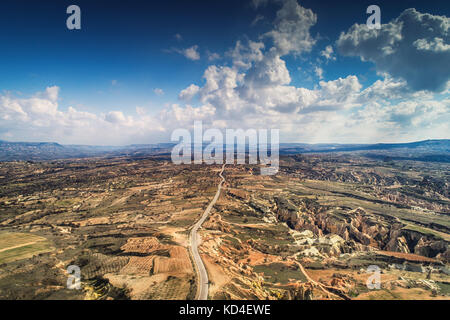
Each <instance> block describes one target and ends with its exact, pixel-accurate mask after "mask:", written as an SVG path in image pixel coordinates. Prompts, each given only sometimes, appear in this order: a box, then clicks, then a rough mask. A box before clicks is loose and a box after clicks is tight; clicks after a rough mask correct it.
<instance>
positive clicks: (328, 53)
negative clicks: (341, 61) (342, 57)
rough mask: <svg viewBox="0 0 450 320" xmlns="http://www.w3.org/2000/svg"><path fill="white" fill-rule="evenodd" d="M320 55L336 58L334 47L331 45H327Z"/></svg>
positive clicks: (331, 58) (326, 57) (330, 58)
mask: <svg viewBox="0 0 450 320" xmlns="http://www.w3.org/2000/svg"><path fill="white" fill-rule="evenodd" d="M320 55H321V56H322V57H325V59H326V60H336V57H335V56H334V50H333V47H332V46H330V45H328V46H326V47H325V49H323V50H322V51H321V52H320Z"/></svg>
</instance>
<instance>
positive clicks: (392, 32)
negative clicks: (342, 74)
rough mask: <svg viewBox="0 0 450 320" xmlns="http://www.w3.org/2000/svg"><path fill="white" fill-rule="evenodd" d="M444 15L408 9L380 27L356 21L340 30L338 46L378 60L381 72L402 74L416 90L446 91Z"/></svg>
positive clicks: (449, 56) (449, 53)
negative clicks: (349, 26)
mask: <svg viewBox="0 0 450 320" xmlns="http://www.w3.org/2000/svg"><path fill="white" fill-rule="evenodd" d="M449 25H450V19H449V18H447V17H445V16H437V15H431V14H427V13H420V12H418V11H417V10H415V9H407V10H405V11H403V13H402V14H401V15H400V16H399V17H398V18H396V19H394V20H392V21H391V22H389V23H387V24H382V25H381V29H380V30H376V29H372V30H370V29H368V28H367V26H366V25H365V24H364V25H363V24H355V25H353V26H352V27H351V28H350V29H349V30H348V31H347V32H343V33H341V35H340V37H339V39H338V41H337V46H338V49H339V51H340V52H341V53H342V54H344V55H347V56H359V57H360V58H361V59H362V60H363V61H371V62H373V63H375V65H376V68H377V70H378V71H379V72H387V73H389V74H390V75H391V76H392V77H395V78H401V79H403V80H405V81H406V82H407V83H408V86H409V87H411V88H412V89H413V90H430V91H434V92H439V91H443V90H445V88H446V84H447V82H448V81H449V80H450V73H449V72H448V68H446V67H444V66H449V65H450V50H449V48H450V45H449V41H450V38H449V33H448V28H449Z"/></svg>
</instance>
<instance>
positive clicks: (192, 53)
mask: <svg viewBox="0 0 450 320" xmlns="http://www.w3.org/2000/svg"><path fill="white" fill-rule="evenodd" d="M182 53H183V55H184V56H185V57H186V58H188V59H190V60H200V53H199V52H198V46H197V45H195V46H192V47H190V48H187V49H184V50H183V51H182Z"/></svg>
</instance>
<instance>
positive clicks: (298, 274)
mask: <svg viewBox="0 0 450 320" xmlns="http://www.w3.org/2000/svg"><path fill="white" fill-rule="evenodd" d="M253 270H254V271H255V272H256V273H264V279H265V280H266V281H267V282H271V283H281V284H285V283H288V282H290V280H291V279H294V280H300V281H307V280H306V277H305V275H304V274H303V272H302V271H301V270H300V269H299V268H298V267H297V266H296V265H293V266H287V265H285V264H283V263H277V262H275V263H271V264H261V265H258V266H255V267H254V268H253Z"/></svg>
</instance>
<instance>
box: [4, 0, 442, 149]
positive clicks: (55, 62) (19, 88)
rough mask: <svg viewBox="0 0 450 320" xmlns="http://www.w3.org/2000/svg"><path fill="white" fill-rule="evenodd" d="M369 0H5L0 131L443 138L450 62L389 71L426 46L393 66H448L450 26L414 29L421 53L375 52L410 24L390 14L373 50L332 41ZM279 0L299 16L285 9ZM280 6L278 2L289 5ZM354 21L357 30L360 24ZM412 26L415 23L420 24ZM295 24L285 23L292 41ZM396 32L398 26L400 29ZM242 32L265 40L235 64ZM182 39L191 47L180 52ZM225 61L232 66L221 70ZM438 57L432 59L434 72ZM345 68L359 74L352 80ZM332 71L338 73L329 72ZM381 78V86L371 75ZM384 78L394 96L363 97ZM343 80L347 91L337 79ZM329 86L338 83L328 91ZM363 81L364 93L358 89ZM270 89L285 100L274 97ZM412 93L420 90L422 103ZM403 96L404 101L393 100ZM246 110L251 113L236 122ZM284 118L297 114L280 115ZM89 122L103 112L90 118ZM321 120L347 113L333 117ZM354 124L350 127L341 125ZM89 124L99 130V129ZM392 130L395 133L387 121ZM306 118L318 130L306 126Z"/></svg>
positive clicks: (90, 138) (97, 140) (130, 137)
mask: <svg viewBox="0 0 450 320" xmlns="http://www.w3.org/2000/svg"><path fill="white" fill-rule="evenodd" d="M71 4H77V5H78V6H79V7H80V8H81V14H82V18H81V25H82V29H81V30H68V29H67V28H66V24H65V22H66V18H67V17H68V15H67V14H66V13H65V11H66V8H67V7H68V6H69V5H71ZM370 4H374V3H373V2H372V1H350V0H346V1H307V0H305V1H302V0H300V1H294V0H286V1H281V0H279V1H277V0H272V1H270V0H269V1H261V0H259V1H230V0H227V1H189V2H188V1H158V2H156V1H126V2H125V1H75V2H73V1H2V2H1V4H0V41H1V43H2V50H0V74H1V75H2V76H1V77H0V98H2V100H0V119H1V120H0V139H5V140H14V141H17V140H22V141H23V140H27V141H34V140H45V141H58V142H61V143H85V144H126V143H150V142H158V141H160V140H165V141H167V140H168V138H169V137H170V132H171V130H173V128H176V127H180V126H189V125H190V124H191V125H192V124H193V120H195V119H201V120H203V121H205V122H208V123H209V124H210V126H219V127H248V128H250V127H258V126H263V127H268V126H272V127H273V126H277V124H279V126H280V129H281V137H282V139H283V140H285V141H292V142H381V141H388V140H389V141H397V140H398V141H406V140H414V139H419V138H449V131H448V125H447V126H446V125H445V124H443V123H442V117H443V115H444V118H445V117H447V116H448V102H447V101H448V89H446V87H445V81H448V80H449V75H448V73H449V71H448V69H449V68H448V64H447V67H445V65H443V66H442V68H443V70H444V71H442V72H441V73H442V74H440V78H439V81H438V82H439V83H436V84H435V85H434V86H433V87H429V88H428V87H426V86H424V84H423V83H422V81H420V80H418V79H420V75H417V74H416V73H414V72H403V71H401V70H397V69H396V67H395V66H394V65H392V64H390V63H389V61H396V60H395V59H398V61H405V60H408V59H419V57H422V56H421V55H419V53H420V54H428V53H430V54H431V55H433V56H432V57H431V56H430V57H429V56H424V57H423V60H422V61H423V65H422V66H420V67H417V64H416V67H414V65H412V66H409V65H406V66H405V67H404V68H403V69H402V70H406V69H409V68H412V69H414V68H419V69H420V68H424V69H423V70H424V77H428V76H430V75H429V74H426V72H425V70H426V69H425V68H426V67H427V63H428V62H427V61H429V63H430V64H432V63H434V62H433V61H436V59H437V58H435V56H438V58H439V59H442V63H444V64H445V63H446V62H448V61H449V60H448V59H449V58H448V55H449V54H450V51H449V50H448V49H447V47H446V46H447V45H448V40H449V38H448V29H447V31H446V30H445V26H444V27H443V28H444V29H443V30H440V31H439V30H437V31H436V32H437V33H436V35H433V34H427V35H426V36H424V37H423V38H420V37H418V38H417V39H415V40H416V41H419V40H420V41H422V42H420V41H419V42H414V43H415V47H414V48H418V49H417V50H419V51H420V52H419V51H418V54H417V55H416V56H411V57H409V56H407V57H406V58H404V59H402V58H401V57H400V54H404V52H406V51H402V50H403V49H402V48H403V44H402V43H401V40H399V41H397V42H396V43H395V44H394V49H393V50H397V49H396V48H398V55H399V57H397V58H394V59H384V60H383V59H378V56H377V55H379V56H381V55H383V53H382V52H381V51H380V52H376V50H384V49H383V48H386V46H385V44H383V43H379V42H380V41H381V40H380V39H381V38H382V36H383V35H382V34H381V33H382V32H384V30H386V29H388V30H389V32H391V33H389V32H388V33H387V34H386V35H384V36H388V37H391V36H392V35H393V32H400V33H401V32H410V31H408V30H409V29H407V27H404V28H403V30H400V31H399V30H397V29H395V27H392V26H389V25H386V28H384V29H382V31H380V32H381V33H380V34H379V35H378V36H377V37H378V38H377V39H378V40H380V41H378V42H376V41H375V40H374V41H373V42H370V41H369V42H370V43H368V44H367V45H368V46H372V47H373V48H375V49H374V50H375V53H373V55H371V54H370V53H368V52H367V51H366V49H365V48H364V47H362V46H363V45H365V44H364V43H360V44H361V47H358V48H356V47H355V48H353V47H351V48H350V47H349V43H351V41H350V40H348V39H344V38H342V39H340V37H341V33H343V32H344V33H347V32H349V30H350V28H351V27H352V25H354V24H355V23H356V24H360V25H363V24H364V23H365V21H366V19H367V17H368V15H367V14H366V12H365V11H366V8H367V7H368V5H370ZM376 4H378V5H379V6H380V8H381V23H382V24H383V26H384V24H388V23H389V22H391V21H393V20H395V19H398V18H399V17H400V16H401V14H402V13H403V12H404V10H405V9H407V8H415V9H416V11H415V12H417V14H416V13H412V14H411V17H413V19H415V17H420V14H425V13H428V14H430V15H432V16H433V17H441V18H442V19H444V20H443V21H444V25H445V21H447V22H446V23H448V18H447V17H448V16H449V14H450V13H449V11H450V7H449V4H448V2H447V1H406V0H405V1H377V2H376ZM288 6H290V7H289V8H291V9H292V8H294V9H295V10H296V12H297V14H294V15H293V16H290V14H287V12H289V10H287V9H288ZM283 8H286V10H285V11H284V13H283V11H282V9H283ZM308 10H310V12H311V14H312V15H313V16H315V19H316V21H315V22H314V23H309V24H308V21H307V19H308V18H307V16H308V12H309V11H308ZM303 14H305V16H303ZM277 16H278V17H279V18H278V20H277ZM404 17H405V18H404V22H401V21H400V20H399V21H397V22H398V24H397V25H400V24H402V23H403V25H406V26H407V25H408V23H409V22H408V21H410V20H411V19H410V18H408V17H407V16H406V15H405V16H404ZM305 19H306V20H305ZM408 19H410V20H408ZM417 19H419V18H417ZM436 19H437V18H436ZM439 19H440V18H439ZM405 21H406V22H405ZM291 27H292V28H291ZM391 27H392V28H393V29H392V30H391V29H389V28H391ZM286 28H288V29H289V30H287V29H286ZM447 28H448V25H447ZM297 29H298V30H297ZM394 29H395V30H394ZM280 30H281V31H280ZM354 31H355V32H354V34H353V36H355V34H356V33H358V32H360V33H361V34H362V33H363V32H365V31H364V30H362V29H361V30H360V29H358V30H354ZM271 32H272V33H271ZM286 32H293V35H294V38H293V39H292V41H293V42H296V41H298V43H297V44H295V45H294V46H293V47H292V48H282V45H280V44H278V45H277V43H276V41H277V39H279V38H277V37H284V36H285V35H286V34H285V33H286ZM411 32H413V35H414V32H416V33H417V34H418V35H419V34H421V32H422V31H420V30H413V31H411ZM439 32H440V33H439ZM299 34H300V35H301V36H298V35H299ZM290 36H291V35H287V39H290V38H289V37H290ZM301 37H305V38H304V39H302V38H301ZM394 37H395V36H394ZM403 38H407V36H406V33H405V34H404V35H403ZM436 39H437V40H436ZM439 39H441V40H442V41H441V40H439ZM339 40H341V42H339ZM345 40H348V41H347V42H345ZM353 40H354V39H352V41H353ZM413 40H414V39H413ZM238 41H239V43H240V45H241V47H242V52H244V51H246V50H247V49H248V48H249V46H250V42H249V41H251V42H253V43H260V44H262V45H263V46H264V47H263V48H260V50H259V51H260V53H261V55H260V56H259V58H255V59H253V58H250V57H249V56H247V57H244V59H246V61H247V62H248V65H246V66H240V65H237V64H236V61H237V58H236V55H235V56H233V55H232V51H233V49H236V46H237V42H238ZM433 41H434V42H433ZM436 41H437V42H436ZM439 41H441V42H439ZM338 42H339V43H338ZM411 43H412V42H411ZM411 43H409V44H408V45H411ZM419 45H422V47H420V48H419ZM302 46H303V47H302ZM327 46H329V47H330V48H331V50H332V53H331V56H330V58H326V57H325V56H324V54H323V53H322V52H323V51H324V50H325V48H326V47H327ZM271 48H272V49H273V50H274V51H276V52H275V53H274V54H273V55H272V58H273V59H272V58H270V59H272V60H270V61H269V58H267V59H265V60H263V57H269V56H270V54H269V52H270V51H271ZM405 48H406V45H405ZM424 48H425V49H424ZM188 49H190V51H186V50H188ZM404 50H406V49H404ZM247 51H248V50H247ZM257 51H258V50H257ZM235 52H236V50H235ZM242 52H241V53H240V56H242V55H243V53H242ZM402 52H403V53H402ZM390 54H392V53H390ZM395 54H397V53H396V52H395V53H393V55H395ZM433 57H434V58H433ZM252 59H253V60H252ZM362 60H365V61H362ZM211 66H216V67H217V68H219V69H217V70H219V71H217V70H216V71H217V74H219V73H220V74H221V75H218V77H222V78H221V79H222V80H224V79H225V80H224V81H222V82H221V81H218V83H219V87H220V86H222V85H223V86H225V87H224V88H215V89H214V90H212V89H211V88H207V83H208V77H206V76H205V71H206V70H208V68H210V67H211ZM271 66H272V67H273V68H275V69H274V70H275V72H280V73H279V74H278V75H279V76H280V77H281V78H280V79H276V80H273V79H271V80H269V81H268V82H264V83H262V82H258V83H256V82H255V81H253V80H252V79H251V77H250V76H248V75H249V74H252V73H253V74H257V77H259V76H260V75H261V73H260V72H262V71H261V70H260V69H258V68H264V67H267V68H268V69H266V71H267V70H269V69H270V68H271ZM225 67H228V68H230V69H231V71H230V72H231V73H233V72H235V74H233V75H230V73H227V72H228V71H226V70H225V69H223V68H225ZM278 67H280V68H281V69H277V68H278ZM435 67H436V66H431V65H430V68H429V70H433V68H435ZM220 68H222V69H220ZM445 69H447V71H446V72H445ZM437 70H438V69H437ZM264 72H265V71H264ZM286 72H287V73H286ZM417 72H419V73H420V72H422V71H421V70H418V71H417ZM225 73H226V74H225ZM214 74H215V73H214ZM246 75H247V76H246ZM278 75H277V76H278ZM211 77H212V76H211ZM223 77H225V78H223ZM226 77H228V78H226ZM286 77H287V78H289V79H286ZM351 77H356V79H357V80H356V82H355V81H353V80H354V78H351ZM408 77H410V79H408ZM340 78H341V79H347V80H346V81H347V82H345V83H344V82H342V83H334V82H333V81H337V80H338V79H340ZM211 79H212V78H211ZM211 79H210V80H211ZM226 79H228V80H230V79H231V80H230V81H232V82H233V81H234V82H236V83H235V84H234V85H233V86H232V88H226V86H227V84H226V83H227V82H226V81H228V80H226ZM258 79H259V78H258ZM258 81H259V80H258ZM321 81H322V82H324V85H321ZM376 81H380V82H383V84H384V85H381V84H380V86H378V87H373V85H374V83H375V82H376ZM326 83H328V84H326ZM388 84H390V86H391V88H394V87H395V88H400V87H402V88H403V89H402V92H401V93H396V94H395V95H394V93H392V92H389V93H387V92H386V93H383V94H381V95H379V96H380V97H376V98H371V100H370V101H369V100H367V99H368V98H367V97H366V96H368V94H369V91H371V90H372V91H374V90H379V91H380V92H384V91H383V90H388V89H386V88H387V87H389V86H388ZM190 85H194V86H196V87H198V89H195V90H194V91H196V94H195V95H194V96H193V97H190V96H189V99H180V93H181V92H182V90H184V89H186V88H187V87H189V86H190ZM325 87H326V88H328V89H326V88H325ZM331 87H333V88H331ZM349 87H351V88H352V89H351V90H350V91H346V88H347V89H348V88H349ZM52 88H53V89H52ZM257 88H258V90H260V91H257ZM261 88H262V89H261ZM381 88H382V89H381ZM222 89H223V90H222ZM303 89H305V90H303ZM52 90H53V91H52ZM211 90H212V91H211ZM227 90H230V91H227ZM273 90H275V91H273ZM306 90H308V91H306ZM327 90H328V91H327ZM330 90H331V91H330ZM333 90H337V94H335V92H334V91H333ZM352 90H353V91H352ZM364 90H368V91H366V92H365V94H363V93H362V92H363V91H364ZM272 91H273V92H272ZM325 91H326V92H325ZM339 93H343V97H342V98H340V100H339V98H336V96H338V95H339ZM277 94H280V98H277V99H274V98H273V97H274V96H276V95H277ZM327 94H328V95H334V96H333V97H331V96H327ZM353 94H354V95H358V97H356V96H355V99H354V100H352V101H350V100H348V101H343V99H344V96H351V95H353ZM386 95H389V96H390V97H389V98H386ZM283 96H285V97H292V101H291V100H289V101H287V102H286V99H282V97H283ZM362 96H364V97H366V98H365V99H366V100H364V99H363V98H362ZM372 96H373V94H372ZM308 97H309V98H308ZM227 99H228V100H227ZM230 99H231V100H230ZM308 99H310V100H311V101H312V100H314V103H313V102H308V101H309V100H308ZM333 99H335V100H333ZM336 99H337V100H336ZM271 100H274V101H271ZM332 100H333V101H332ZM362 100H364V101H362ZM339 102H342V103H341V104H339ZM418 102H423V103H422V106H419V105H418ZM430 102H431V103H430ZM435 102H436V103H440V105H436V107H435V109H433V110H431V109H430V110H428V109H429V108H428V107H426V106H429V105H433V103H435ZM399 103H400V108H394V105H398V104H399ZM402 103H403V104H402ZM408 103H409V105H408ZM412 103H415V106H414V107H411V104H412ZM225 105H226V107H224V106H225ZM17 106H19V107H20V108H19V107H17ZM375 107H378V108H383V109H382V112H378V114H381V113H385V118H384V119H379V121H378V122H377V127H376V128H372V129H371V130H368V131H369V133H368V134H361V136H360V138H355V132H360V128H361V126H362V127H364V123H359V124H358V127H355V123H356V122H357V121H362V120H360V117H366V118H367V117H368V118H370V116H368V114H369V113H370V112H375V113H377V112H376V111H375V110H372V109H373V108H375ZM14 108H17V110H16V109H14ZM370 108H372V109H370ZM401 108H404V109H405V110H406V111H405V112H406V113H407V114H408V115H407V116H405V115H403V116H399V115H398V114H393V113H392V112H394V113H395V112H396V111H392V110H398V109H401ZM411 108H414V112H413V113H414V114H413V115H416V113H417V117H419V116H420V117H422V118H426V119H428V122H426V123H425V122H423V121H421V120H423V119H415V118H416V117H414V119H413V116H412V115H411V112H412V111H411V110H410V109H411ZM427 108H428V109H427ZM44 109H45V110H44ZM325 109H326V110H325ZM369 109H370V110H369ZM74 110H76V113H75V112H74ZM389 110H390V111H389ZM402 110H403V109H402ZM408 110H409V111H408ZM69 111H70V112H72V113H70V114H69ZM244 111H245V112H244ZM111 112H112V113H111ZM326 112H328V115H329V117H328V115H327V114H326ZM389 112H391V114H389ZM44 113H45V114H44ZM110 113H111V114H110ZM363 113H364V115H362V114H363ZM419 113H420V114H419ZM2 115H3V116H2ZM108 115H109V116H108ZM1 116H2V117H1ZM269 117H270V119H269ZM430 117H437V118H440V119H441V122H440V121H437V122H436V121H434V120H433V121H434V122H433V121H432V122H431V123H430V119H431V118H430ZM244 118H245V119H249V121H247V122H244V121H243V119H244ZM255 119H258V121H256V120H255ZM289 119H296V121H293V120H292V121H293V122H289V121H290V120H289ZM330 119H334V120H330ZM358 119H359V120H358ZM393 119H403V120H402V121H403V122H402V123H395V121H394V120H393ZM433 119H434V118H433ZM95 121H99V122H101V123H102V124H99V125H98V126H97V125H96V124H95ZM328 121H339V122H345V123H346V124H344V127H336V128H330V126H329V124H328V123H327V122H328ZM355 121H356V122H355ZM408 122H409V126H408ZM388 124H389V125H388ZM108 126H114V127H108ZM352 126H354V128H353V131H352V130H350V129H349V128H350V127H352ZM96 127H98V128H101V129H98V130H99V131H98V132H97V131H96ZM299 127H301V128H299ZM136 128H140V130H141V131H138V130H137V129H136ZM155 128H157V129H155ZM312 128H316V129H312ZM153 129H155V130H154V131H152V130H153ZM388 129H389V130H391V131H390V132H391V133H390V134H387V133H386V132H387V131H386V130H388ZM102 130H103V131H102ZM311 130H316V131H317V132H316V133H315V134H311ZM333 130H336V131H335V132H334V131H333ZM418 130H419V131H420V134H417V132H418ZM87 132H89V134H87ZM332 140H336V141H332ZM337 140H339V141H337ZM360 140H361V141H360Z"/></svg>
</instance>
